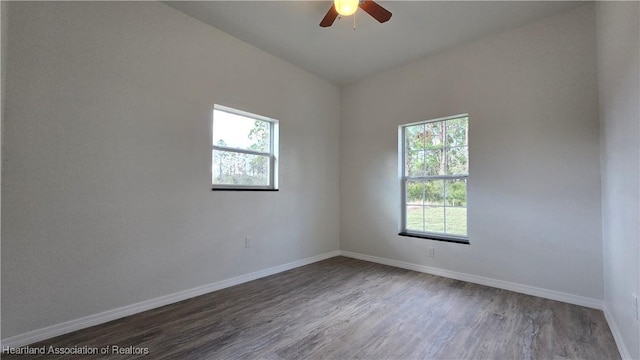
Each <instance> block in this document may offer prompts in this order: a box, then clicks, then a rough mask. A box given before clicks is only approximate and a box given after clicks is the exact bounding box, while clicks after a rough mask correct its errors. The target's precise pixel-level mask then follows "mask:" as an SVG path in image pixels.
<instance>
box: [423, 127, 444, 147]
mask: <svg viewBox="0 0 640 360" xmlns="http://www.w3.org/2000/svg"><path fill="white" fill-rule="evenodd" d="M443 146H444V122H442V121H438V122H434V123H426V124H425V147H426V148H427V149H438V148H441V147H443Z"/></svg>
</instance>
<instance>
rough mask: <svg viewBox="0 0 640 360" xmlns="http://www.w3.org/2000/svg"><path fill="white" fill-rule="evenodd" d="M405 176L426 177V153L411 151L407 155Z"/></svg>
mask: <svg viewBox="0 0 640 360" xmlns="http://www.w3.org/2000/svg"><path fill="white" fill-rule="evenodd" d="M405 161H406V164H405V172H406V173H405V175H407V176H424V175H425V163H424V161H425V158H424V151H422V150H421V151H409V152H407V154H406V159H405Z"/></svg>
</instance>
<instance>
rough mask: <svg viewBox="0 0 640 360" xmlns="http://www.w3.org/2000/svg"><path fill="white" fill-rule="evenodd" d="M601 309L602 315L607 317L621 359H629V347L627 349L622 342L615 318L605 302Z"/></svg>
mask: <svg viewBox="0 0 640 360" xmlns="http://www.w3.org/2000/svg"><path fill="white" fill-rule="evenodd" d="M603 311H604V317H605V319H607V323H608V324H609V329H611V333H612V334H613V339H614V340H615V341H616V345H617V346H618V351H619V352H620V357H622V360H631V354H630V353H629V349H627V347H626V346H625V344H624V340H623V339H622V333H621V332H620V328H619V327H618V323H616V319H615V318H614V317H613V314H612V313H611V311H609V308H608V307H607V304H605V305H604V310H603Z"/></svg>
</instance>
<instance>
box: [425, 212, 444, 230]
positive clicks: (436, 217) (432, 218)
mask: <svg viewBox="0 0 640 360" xmlns="http://www.w3.org/2000/svg"><path fill="white" fill-rule="evenodd" d="M444 209H445V208H444V206H425V209H424V212H425V227H424V230H425V231H428V232H437V233H443V232H444Z"/></svg>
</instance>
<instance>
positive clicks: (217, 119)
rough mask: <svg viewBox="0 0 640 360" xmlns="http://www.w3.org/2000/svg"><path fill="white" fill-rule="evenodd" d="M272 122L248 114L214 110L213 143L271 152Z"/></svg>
mask: <svg viewBox="0 0 640 360" xmlns="http://www.w3.org/2000/svg"><path fill="white" fill-rule="evenodd" d="M270 131H271V124H270V123H269V122H268V121H263V120H256V119H253V118H250V117H247V116H242V115H237V114H232V113H228V112H226V111H221V110H213V145H217V146H225V147H230V148H236V149H244V150H254V151H259V152H265V153H267V152H270V149H271V144H270V139H271V135H270Z"/></svg>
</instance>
